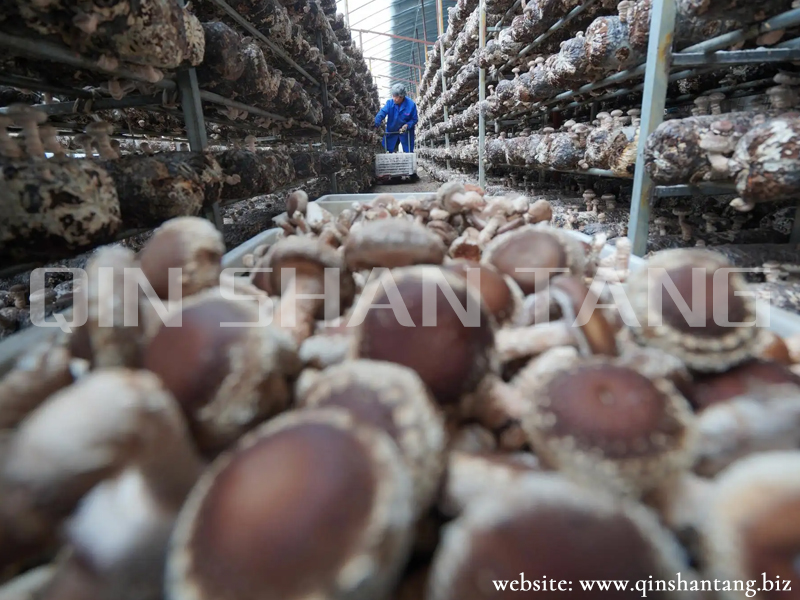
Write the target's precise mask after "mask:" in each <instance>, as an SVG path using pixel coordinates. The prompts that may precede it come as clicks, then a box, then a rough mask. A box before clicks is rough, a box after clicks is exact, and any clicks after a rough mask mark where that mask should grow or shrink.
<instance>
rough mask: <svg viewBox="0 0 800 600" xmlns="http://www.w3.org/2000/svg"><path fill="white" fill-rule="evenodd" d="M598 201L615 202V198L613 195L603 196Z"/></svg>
mask: <svg viewBox="0 0 800 600" xmlns="http://www.w3.org/2000/svg"><path fill="white" fill-rule="evenodd" d="M600 199H601V200H603V201H608V200H616V199H617V197H616V196H615V195H614V194H603V195H602V196H601V197H600Z"/></svg>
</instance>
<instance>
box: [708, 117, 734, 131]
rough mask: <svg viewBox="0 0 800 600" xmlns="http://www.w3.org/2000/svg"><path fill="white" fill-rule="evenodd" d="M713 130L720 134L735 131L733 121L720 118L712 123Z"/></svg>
mask: <svg viewBox="0 0 800 600" xmlns="http://www.w3.org/2000/svg"><path fill="white" fill-rule="evenodd" d="M711 131H713V132H714V133H719V134H725V133H730V132H731V131H733V123H732V122H731V121H730V120H728V119H719V120H718V121H714V122H713V123H712V124H711Z"/></svg>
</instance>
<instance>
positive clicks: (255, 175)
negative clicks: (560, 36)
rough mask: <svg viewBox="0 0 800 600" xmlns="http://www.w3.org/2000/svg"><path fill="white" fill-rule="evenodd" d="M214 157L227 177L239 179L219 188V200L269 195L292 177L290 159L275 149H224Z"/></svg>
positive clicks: (291, 179)
mask: <svg viewBox="0 0 800 600" xmlns="http://www.w3.org/2000/svg"><path fill="white" fill-rule="evenodd" d="M214 158H215V159H216V160H217V162H218V163H219V164H220V166H221V167H222V170H223V172H224V173H225V175H226V176H227V177H235V176H237V175H238V179H239V181H238V183H235V184H233V185H225V186H223V187H222V192H221V195H220V198H221V199H222V200H230V199H236V198H252V197H253V196H258V195H260V194H270V193H272V192H273V191H275V190H276V189H278V188H280V187H283V186H285V185H288V184H289V183H291V182H292V181H293V180H294V178H295V170H294V164H293V162H292V160H291V159H290V158H289V157H288V156H287V155H286V154H285V153H283V152H280V151H278V150H271V151H263V152H251V151H250V150H226V151H225V152H219V153H217V154H214Z"/></svg>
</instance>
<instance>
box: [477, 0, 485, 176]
mask: <svg viewBox="0 0 800 600" xmlns="http://www.w3.org/2000/svg"><path fill="white" fill-rule="evenodd" d="M479 9H480V23H479V25H478V30H479V33H478V52H479V53H480V52H483V49H484V48H485V47H486V0H480V6H479ZM485 100H486V69H483V68H482V69H480V71H479V72H478V102H479V103H480V105H479V106H480V109H479V110H478V185H479V186H480V187H481V188H484V187H485V186H486V165H485V164H484V162H483V155H484V146H485V145H486V115H484V113H483V102H484V101H485Z"/></svg>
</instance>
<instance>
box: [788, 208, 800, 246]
mask: <svg viewBox="0 0 800 600" xmlns="http://www.w3.org/2000/svg"><path fill="white" fill-rule="evenodd" d="M789 243H790V244H800V206H798V207H797V210H796V211H795V213H794V223H793V224H792V233H791V234H790V235H789Z"/></svg>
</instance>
